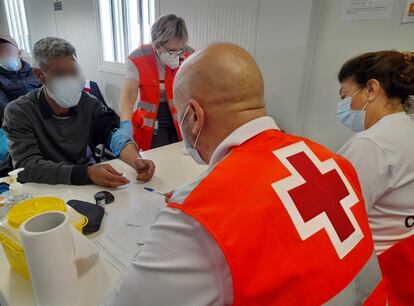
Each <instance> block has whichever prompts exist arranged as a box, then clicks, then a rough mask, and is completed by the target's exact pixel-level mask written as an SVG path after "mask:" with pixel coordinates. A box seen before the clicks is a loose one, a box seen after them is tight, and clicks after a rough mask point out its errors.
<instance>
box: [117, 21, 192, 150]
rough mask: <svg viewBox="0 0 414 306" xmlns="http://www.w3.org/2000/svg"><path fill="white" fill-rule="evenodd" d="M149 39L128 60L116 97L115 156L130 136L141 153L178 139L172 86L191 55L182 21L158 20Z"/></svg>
mask: <svg viewBox="0 0 414 306" xmlns="http://www.w3.org/2000/svg"><path fill="white" fill-rule="evenodd" d="M151 39H152V42H151V44H143V45H141V46H140V47H139V48H137V49H136V50H135V51H133V52H132V53H131V54H130V55H129V57H128V61H127V72H126V76H125V81H124V85H123V89H122V93H121V98H120V117H121V125H120V129H119V130H118V131H117V132H116V133H115V135H114V141H113V143H112V146H111V149H112V151H113V152H114V153H115V154H116V153H117V152H118V151H119V148H120V147H122V145H123V143H125V141H127V140H128V139H129V138H130V137H131V135H132V134H133V137H134V140H135V142H136V144H137V145H138V147H139V148H140V149H142V150H148V149H151V148H156V147H160V146H163V145H167V144H170V143H173V142H177V141H179V140H181V139H182V138H181V133H180V129H179V128H178V122H177V114H176V110H175V107H174V105H173V92H172V87H173V86H172V84H173V81H174V77H175V74H176V72H177V70H178V68H179V66H180V65H181V63H182V62H183V61H184V60H185V59H186V58H187V57H188V56H190V55H191V54H192V53H193V52H194V50H193V49H192V48H190V47H189V46H187V41H188V32H187V27H186V25H185V22H184V20H183V19H182V18H181V17H177V16H176V15H173V14H170V15H165V16H162V17H160V18H159V19H158V20H157V21H156V22H155V23H154V25H153V26H152V28H151ZM138 94H139V103H138V107H137V109H136V110H135V112H134V109H133V108H134V104H135V102H136V100H137V97H138Z"/></svg>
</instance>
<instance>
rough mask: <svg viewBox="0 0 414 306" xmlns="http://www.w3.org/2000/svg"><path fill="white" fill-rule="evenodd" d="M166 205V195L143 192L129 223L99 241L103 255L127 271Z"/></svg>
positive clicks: (132, 210)
mask: <svg viewBox="0 0 414 306" xmlns="http://www.w3.org/2000/svg"><path fill="white" fill-rule="evenodd" d="M164 207H165V202H164V197H163V196H161V195H159V194H156V193H154V192H148V191H144V190H143V192H142V193H140V195H139V198H138V199H137V200H136V203H134V204H133V205H132V208H131V210H130V211H129V213H128V217H127V218H126V219H125V224H124V225H122V226H120V227H118V228H117V229H115V230H114V231H113V232H111V233H110V234H108V235H105V236H103V237H101V238H99V239H98V240H97V241H96V245H97V247H98V248H99V249H100V250H101V255H102V257H103V258H105V259H106V260H107V261H109V262H110V263H112V264H113V265H114V266H115V267H116V268H117V269H118V270H119V271H120V272H121V273H122V274H124V273H125V272H126V271H127V270H128V267H129V266H130V265H131V262H132V261H133V260H134V258H135V257H136V256H137V255H138V253H139V251H140V249H141V247H142V245H143V244H144V242H145V240H146V239H147V237H148V235H149V233H150V227H151V225H152V224H153V223H154V222H155V219H156V217H157V215H158V213H159V212H160V211H161V210H162V209H163V208H164Z"/></svg>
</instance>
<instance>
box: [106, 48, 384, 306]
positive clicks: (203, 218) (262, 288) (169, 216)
mask: <svg viewBox="0 0 414 306" xmlns="http://www.w3.org/2000/svg"><path fill="white" fill-rule="evenodd" d="M263 92H264V91H263V79H262V75H261V73H260V70H259V68H258V67H257V65H256V63H255V61H254V60H253V58H252V57H251V56H250V55H249V54H248V53H247V52H246V51H245V50H243V49H242V48H240V47H238V46H236V45H232V44H215V45H211V46H209V47H207V48H206V49H203V50H201V51H199V52H197V53H196V54H194V55H193V56H191V57H190V58H189V59H188V60H187V61H186V62H185V63H184V64H183V66H182V67H181V68H180V70H179V72H178V74H177V78H176V80H175V83H174V97H175V105H176V108H177V112H178V117H179V118H180V122H181V125H180V127H181V130H182V135H183V137H184V141H185V143H186V147H187V149H188V150H189V153H190V155H191V156H192V157H193V158H194V160H195V161H196V162H198V163H208V164H209V168H208V170H207V171H206V172H205V173H203V174H202V175H201V176H199V177H198V178H196V179H195V180H194V181H192V182H190V183H189V184H187V185H185V186H183V187H181V188H179V189H177V190H175V191H174V192H173V194H172V196H171V198H170V199H169V200H168V205H167V207H166V208H165V209H164V210H163V211H162V212H161V213H160V215H159V216H158V219H157V221H156V222H155V224H154V225H153V226H152V227H151V234H150V237H149V238H148V240H147V241H146V243H145V245H144V247H143V248H142V250H141V252H140V253H139V255H138V256H137V257H136V259H135V260H134V262H133V266H132V268H131V270H130V271H129V273H128V274H127V275H126V278H125V280H124V281H123V282H122V284H121V285H120V287H119V288H117V290H116V291H115V293H114V294H113V295H112V296H111V298H110V300H109V301H108V303H109V304H111V303H112V304H114V305H132V304H134V305H260V306H265V305H321V304H327V305H385V304H386V298H385V293H384V288H383V285H382V282H381V279H382V278H381V273H380V270H379V266H378V261H377V258H376V256H375V253H374V249H373V242H372V237H371V233H370V230H369V227H368V222H367V216H366V214H365V208H364V201H363V199H362V195H361V188H360V185H359V182H358V178H357V175H356V173H355V171H354V169H353V168H352V166H351V164H350V163H349V162H348V161H347V160H345V159H344V158H342V157H340V156H338V155H336V154H335V153H332V152H330V151H329V150H327V149H326V148H324V147H322V146H321V145H319V144H316V143H314V142H312V141H310V140H307V139H304V138H300V137H296V136H291V135H288V134H285V133H283V132H281V131H280V130H279V128H278V127H277V125H276V123H275V122H274V121H273V119H272V118H271V117H269V116H267V113H266V109H265V103H264V100H263Z"/></svg>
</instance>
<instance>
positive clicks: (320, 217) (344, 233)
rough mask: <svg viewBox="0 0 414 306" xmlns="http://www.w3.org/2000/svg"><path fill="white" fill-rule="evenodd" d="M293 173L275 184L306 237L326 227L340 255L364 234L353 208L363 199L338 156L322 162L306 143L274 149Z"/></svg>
mask: <svg viewBox="0 0 414 306" xmlns="http://www.w3.org/2000/svg"><path fill="white" fill-rule="evenodd" d="M273 154H274V155H275V156H276V157H277V158H278V159H279V160H280V162H282V164H283V165H284V166H285V167H286V168H287V169H288V170H289V172H290V173H291V175H290V176H289V177H286V178H284V179H282V180H280V181H278V182H275V183H273V184H272V187H273V188H274V190H275V191H276V193H277V194H278V196H279V198H280V200H281V201H282V203H283V205H284V206H285V207H286V210H287V212H288V214H289V216H290V218H291V219H292V222H293V224H294V225H295V227H296V229H297V231H298V233H299V235H300V237H301V239H302V240H306V239H307V238H309V237H310V236H312V235H314V234H315V233H317V232H319V231H320V230H323V229H324V230H325V231H326V233H327V235H328V237H329V239H330V240H331V242H332V244H333V246H334V248H335V250H336V252H337V253H338V256H339V258H341V259H342V258H343V257H345V256H346V254H348V253H349V252H350V251H351V250H352V249H353V248H354V247H355V245H356V244H357V243H358V242H359V241H360V240H361V239H362V237H363V233H362V231H361V228H360V227H359V225H358V222H357V220H356V219H355V216H354V215H353V213H352V211H351V207H352V206H353V205H355V204H357V203H358V202H359V199H358V197H357V195H356V194H355V191H354V190H353V188H352V186H351V184H350V183H349V181H348V180H347V178H346V177H345V175H344V174H343V172H342V170H341V168H339V166H338V164H337V163H336V162H335V160H334V159H328V160H326V161H324V162H321V161H320V160H319V158H318V157H317V156H316V155H315V153H313V151H312V150H311V149H310V148H309V147H308V146H307V145H306V144H305V143H304V142H298V143H295V144H292V145H289V146H287V147H284V148H281V149H279V150H276V151H274V152H273Z"/></svg>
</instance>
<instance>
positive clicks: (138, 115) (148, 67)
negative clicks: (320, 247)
mask: <svg viewBox="0 0 414 306" xmlns="http://www.w3.org/2000/svg"><path fill="white" fill-rule="evenodd" d="M193 52H194V50H193V49H191V48H190V47H186V48H185V49H184V52H183V54H182V55H181V56H182V60H184V59H185V58H187V57H188V56H190V55H191V54H192V53H193ZM129 59H130V60H131V61H132V62H133V63H134V64H135V66H136V67H137V69H138V73H139V93H140V101H139V103H138V108H137V110H136V111H135V112H134V114H133V115H132V126H133V128H134V129H133V136H134V140H135V142H136V143H137V144H138V146H139V148H140V149H142V150H149V149H151V142H152V136H153V134H154V127H155V122H156V119H157V114H158V106H159V103H160V81H159V80H160V79H159V75H158V68H157V63H156V58H155V54H154V49H153V48H152V46H151V45H142V46H141V47H139V48H138V49H136V50H135V51H134V52H132V53H131V55H130V56H129ZM177 71H178V68H177V69H174V70H172V69H171V68H170V67H168V66H167V67H166V68H165V77H164V84H165V94H166V98H167V101H168V106H169V108H170V111H171V115H172V118H173V120H174V125H175V129H176V130H177V134H178V137H179V139H180V140H181V139H182V138H181V133H180V129H179V127H178V121H177V113H176V110H175V107H174V104H173V82H174V77H175V74H176V73H177Z"/></svg>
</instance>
